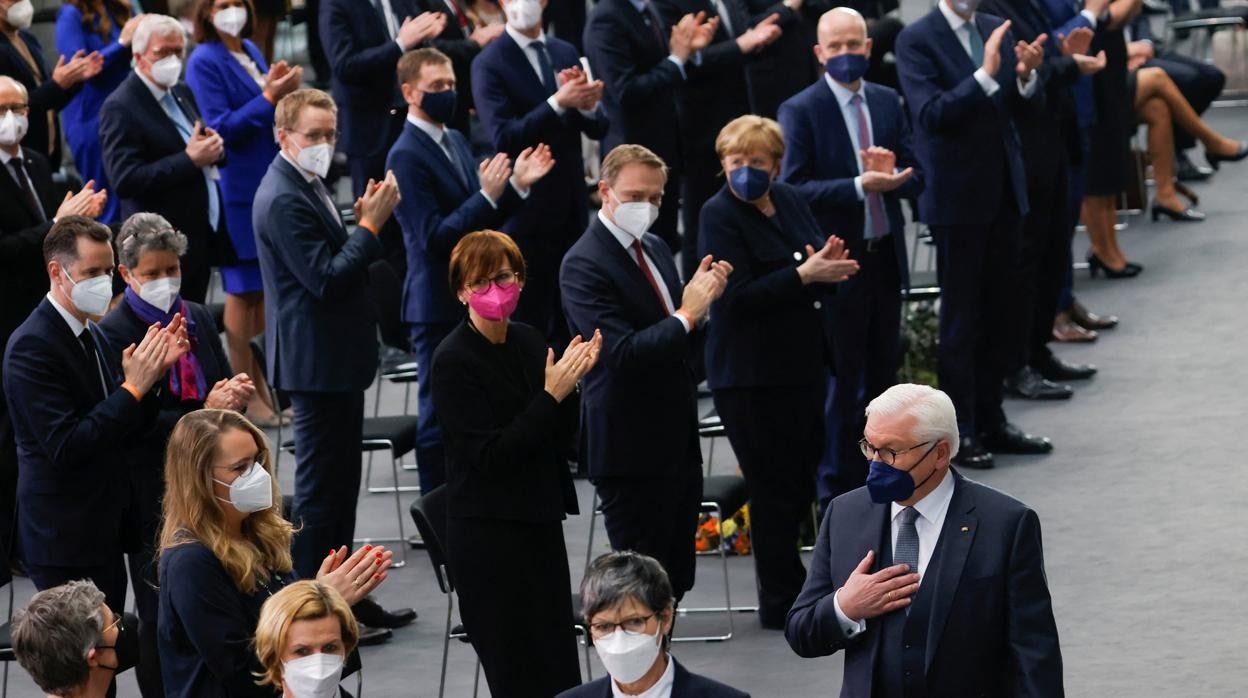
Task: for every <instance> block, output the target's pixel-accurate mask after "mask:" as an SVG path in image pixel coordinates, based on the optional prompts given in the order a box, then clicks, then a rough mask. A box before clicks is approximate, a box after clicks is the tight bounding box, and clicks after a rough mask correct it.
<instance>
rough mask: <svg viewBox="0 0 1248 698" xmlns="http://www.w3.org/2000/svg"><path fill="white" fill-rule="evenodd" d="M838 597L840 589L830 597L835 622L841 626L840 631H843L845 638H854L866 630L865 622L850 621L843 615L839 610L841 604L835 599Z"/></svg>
mask: <svg viewBox="0 0 1248 698" xmlns="http://www.w3.org/2000/svg"><path fill="white" fill-rule="evenodd" d="M840 595H841V590H840V589H837V590H836V593H835V594H833V595H832V610H834V611H836V620H837V622H838V623H840V624H841V630H844V631H845V637H854V636H855V635H857V634H858V633H861V632H863V631H865V630H866V629H867V622H866V621H865V620H859V621H853V620H850V619H849V616H847V615H845V612H844V611H842V610H841V602H840V600H838V598H837V597H839V596H840Z"/></svg>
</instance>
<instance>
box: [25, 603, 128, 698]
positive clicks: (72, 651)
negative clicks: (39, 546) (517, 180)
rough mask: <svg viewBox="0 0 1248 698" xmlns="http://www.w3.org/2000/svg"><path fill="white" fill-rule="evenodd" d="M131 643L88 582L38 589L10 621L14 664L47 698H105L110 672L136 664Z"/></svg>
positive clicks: (111, 679)
mask: <svg viewBox="0 0 1248 698" xmlns="http://www.w3.org/2000/svg"><path fill="white" fill-rule="evenodd" d="M133 640H134V635H133V633H131V632H127V631H126V629H125V627H124V625H123V624H122V622H121V617H120V616H117V615H115V614H114V613H113V611H112V610H111V609H109V607H108V606H107V605H105V604H104V592H102V591H100V590H99V589H97V588H96V586H95V585H94V584H92V583H91V582H89V581H77V582H69V583H67V584H62V585H61V586H57V587H52V588H51V589H46V590H44V591H41V592H39V593H38V594H35V596H34V598H32V599H31V600H30V605H29V606H27V607H26V608H25V609H24V610H22V611H19V612H18V613H17V616H16V617H15V618H14V619H13V628H12V643H13V653H14V654H15V655H17V663H18V664H20V665H21V666H22V668H23V669H25V670H26V672H27V673H28V674H30V677H31V678H32V679H34V681H35V684H36V685H37V686H39V688H40V690H43V691H44V692H46V693H47V694H48V695H51V696H74V697H75V698H103V696H104V695H105V694H107V692H108V689H109V685H110V684H111V683H112V681H113V676H114V674H116V673H117V672H119V671H124V670H125V669H129V668H130V667H132V666H134V662H135V659H136V658H137V657H136V655H135V652H134V651H132V650H133V649H134V648H135V646H134V643H133Z"/></svg>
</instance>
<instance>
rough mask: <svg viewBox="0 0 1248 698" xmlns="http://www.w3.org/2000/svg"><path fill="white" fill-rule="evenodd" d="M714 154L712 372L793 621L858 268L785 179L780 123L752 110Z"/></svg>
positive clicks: (777, 607) (780, 616)
mask: <svg viewBox="0 0 1248 698" xmlns="http://www.w3.org/2000/svg"><path fill="white" fill-rule="evenodd" d="M715 151H716V153H717V154H718V156H719V159H720V162H721V163H722V165H723V169H724V172H725V173H726V176H727V179H728V183H727V185H726V186H724V187H723V188H722V189H720V190H719V193H717V194H715V196H713V197H711V199H710V200H709V201H707V202H706V205H705V206H703V207H702V216H701V222H700V224H699V228H698V256H699V257H701V256H704V255H708V254H709V255H713V256H714V257H715V259H720V260H723V261H725V262H728V263H730V264H731V265H732V268H733V273H732V276H730V277H729V278H728V287H727V289H726V290H725V291H724V295H723V296H721V297H720V298H719V300H717V301H716V302H715V303H714V304H713V305H712V306H711V322H710V324H709V326H708V330H707V342H706V373H707V383H708V385H709V386H710V388H711V390H712V393H713V395H714V400H715V409H716V411H718V413H719V416H720V419H722V420H723V424H724V431H725V432H726V433H727V436H728V441H729V442H730V443H731V444H732V449H733V451H734V452H735V453H736V456H737V462H738V464H739V465H740V466H741V472H742V473H743V474H744V475H745V479H746V483H747V485H748V486H749V491H750V540H751V543H752V544H753V553H754V565H755V569H756V572H757V575H758V606H759V612H758V615H759V621H760V622H761V623H762V624H763V627H766V628H777V629H780V628H783V627H784V619H785V615H786V614H787V613H788V611H789V607H790V606H792V605H793V601H794V600H796V599H797V595H798V593H799V592H801V590H802V583H803V582H804V581H805V579H806V570H805V568H804V567H803V566H802V562H801V559H800V558H799V557H798V550H797V537H798V528H799V526H800V525H801V522H802V519H803V518H805V517H809V516H810V507H811V504H812V502H813V501H814V493H815V479H814V477H815V475H814V474H815V466H816V465H817V464H818V462H819V457H820V455H821V454H822V453H823V446H824V443H823V437H824V416H823V409H824V404H823V403H824V396H825V394H826V392H827V381H828V375H829V373H828V367H829V366H830V365H831V356H830V352H831V348H830V343H829V341H828V337H827V335H826V326H825V318H824V313H823V304H824V302H825V296H826V295H827V294H828V293H830V292H831V286H830V284H833V283H836V282H839V281H843V280H844V279H845V278H847V277H848V276H849V275H851V274H853V273H854V272H856V271H857V270H858V263H857V262H854V261H853V260H850V259H847V253H846V252H845V245H844V243H843V242H842V241H841V240H840V239H839V238H837V237H835V236H831V237H828V236H827V235H826V231H821V230H819V226H818V224H817V223H816V222H815V218H814V216H813V215H812V214H811V212H810V209H809V207H808V206H807V204H806V201H805V200H804V199H803V198H802V197H801V195H800V194H799V193H798V191H797V190H796V189H794V188H793V187H790V186H788V185H787V184H783V183H781V182H777V181H774V180H775V178H776V177H777V176H778V175H779V173H780V160H781V158H782V157H783V155H784V139H783V137H782V135H781V132H780V126H779V125H778V124H777V123H776V122H775V121H772V120H771V119H765V118H763V117H758V116H742V117H739V118H737V119H735V120H733V121H732V122H731V123H729V124H728V125H727V126H725V127H724V129H723V130H722V131H720V133H719V137H718V138H716V141H715Z"/></svg>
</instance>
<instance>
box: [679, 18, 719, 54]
mask: <svg viewBox="0 0 1248 698" xmlns="http://www.w3.org/2000/svg"><path fill="white" fill-rule="evenodd" d="M718 26H719V18H718V17H712V18H711V19H707V18H706V13H705V12H698V13H696V14H694V13H690V14H687V15H685V16H684V17H681V18H680V21H679V22H677V23H676V25H675V26H673V27H672V34H671V38H670V39H669V40H668V46H669V47H670V50H671V52H672V55H673V56H675V57H676V58H678V59H679V60H681V61H687V60H689V58H690V57H691V56H693V54H695V53H697V52H698V51H701V50H702V49H704V48H706V47H707V46H708V45H709V44H710V43H711V39H712V38H714V36H715V29H716V27H718Z"/></svg>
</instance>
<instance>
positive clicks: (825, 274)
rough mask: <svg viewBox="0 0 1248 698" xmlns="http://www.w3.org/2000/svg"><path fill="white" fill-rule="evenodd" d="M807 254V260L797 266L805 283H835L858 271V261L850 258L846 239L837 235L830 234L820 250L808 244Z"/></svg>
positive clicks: (799, 275) (798, 272) (799, 274)
mask: <svg viewBox="0 0 1248 698" xmlns="http://www.w3.org/2000/svg"><path fill="white" fill-rule="evenodd" d="M806 255H807V257H806V261H805V262H802V263H801V264H800V265H798V267H797V275H798V277H800V278H801V280H802V283H803V284H812V283H821V284H835V283H840V282H841V281H844V280H845V279H848V278H849V277H851V276H853V275H854V274H857V273H858V262H856V261H854V260H852V259H850V258H849V250H846V249H845V241H844V240H842V239H840V238H838V237H837V236H835V235H832V236H829V237H828V241H827V242H826V243H824V245H823V247H822V248H821V249H820V250H819V251H818V252H816V251H815V248H814V247H812V246H811V245H807V246H806Z"/></svg>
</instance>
